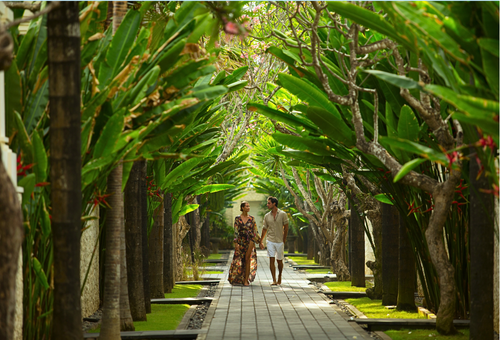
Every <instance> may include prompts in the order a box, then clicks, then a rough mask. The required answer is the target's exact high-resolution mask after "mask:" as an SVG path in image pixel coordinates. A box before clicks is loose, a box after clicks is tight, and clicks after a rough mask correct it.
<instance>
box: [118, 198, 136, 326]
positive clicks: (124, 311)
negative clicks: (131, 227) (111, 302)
mask: <svg viewBox="0 0 500 340" xmlns="http://www.w3.org/2000/svg"><path fill="white" fill-rule="evenodd" d="M120 193H121V190H120ZM120 196H121V197H122V199H121V200H120V210H121V212H120V216H121V217H122V220H121V223H120V330H121V331H122V332H127V331H135V327H134V322H133V320H132V315H131V313H130V302H129V298H128V282H127V281H128V280H127V249H126V246H125V225H124V224H125V221H124V219H123V216H124V211H123V194H121V195H120Z"/></svg>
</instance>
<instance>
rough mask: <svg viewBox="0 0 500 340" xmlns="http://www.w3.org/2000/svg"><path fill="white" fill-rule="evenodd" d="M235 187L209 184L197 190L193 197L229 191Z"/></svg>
mask: <svg viewBox="0 0 500 340" xmlns="http://www.w3.org/2000/svg"><path fill="white" fill-rule="evenodd" d="M234 187H235V186H234V185H232V184H209V185H205V186H203V187H201V188H199V189H197V190H196V191H195V192H194V193H193V195H201V194H206V193H207V192H209V193H213V192H218V191H223V190H227V189H232V188H234Z"/></svg>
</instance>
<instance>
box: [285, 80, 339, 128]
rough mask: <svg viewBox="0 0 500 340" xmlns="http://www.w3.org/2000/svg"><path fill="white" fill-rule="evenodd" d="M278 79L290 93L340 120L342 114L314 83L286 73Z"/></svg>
mask: <svg viewBox="0 0 500 340" xmlns="http://www.w3.org/2000/svg"><path fill="white" fill-rule="evenodd" d="M278 78H279V80H280V82H281V84H282V85H283V87H284V88H285V89H287V90H288V91H289V92H290V93H292V94H294V95H296V96H297V97H299V98H300V99H301V100H303V101H305V102H307V103H309V105H310V106H317V107H321V108H323V109H324V110H326V111H328V112H330V113H331V114H332V115H333V116H335V117H337V118H339V119H340V113H339V112H338V111H337V108H336V107H335V105H333V103H332V102H330V100H329V99H328V98H327V97H326V95H325V93H324V92H323V91H321V90H320V89H318V88H317V87H315V86H313V85H312V83H309V82H306V81H304V80H302V79H299V78H295V77H294V76H291V75H288V74H284V73H280V74H279V75H278Z"/></svg>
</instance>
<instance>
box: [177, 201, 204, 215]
mask: <svg viewBox="0 0 500 340" xmlns="http://www.w3.org/2000/svg"><path fill="white" fill-rule="evenodd" d="M199 206H200V205H199V204H188V205H186V206H184V207H182V209H181V210H180V211H179V216H184V215H186V214H189V213H190V212H191V211H195V210H196V209H198V207H199Z"/></svg>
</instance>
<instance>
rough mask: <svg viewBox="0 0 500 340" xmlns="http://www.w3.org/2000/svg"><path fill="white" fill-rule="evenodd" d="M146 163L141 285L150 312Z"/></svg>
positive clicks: (143, 169)
mask: <svg viewBox="0 0 500 340" xmlns="http://www.w3.org/2000/svg"><path fill="white" fill-rule="evenodd" d="M147 177H148V163H147V161H144V163H143V164H142V167H141V199H140V202H141V232H142V279H143V283H142V286H143V287H144V304H145V307H146V313H151V294H150V291H149V251H148V182H147Z"/></svg>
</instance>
